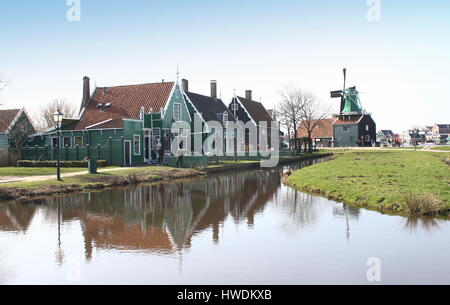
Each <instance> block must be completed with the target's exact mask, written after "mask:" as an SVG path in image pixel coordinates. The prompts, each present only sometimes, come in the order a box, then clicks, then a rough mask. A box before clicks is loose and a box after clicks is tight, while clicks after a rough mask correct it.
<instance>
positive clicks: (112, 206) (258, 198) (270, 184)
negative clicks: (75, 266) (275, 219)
mask: <svg viewBox="0 0 450 305" xmlns="http://www.w3.org/2000/svg"><path fill="white" fill-rule="evenodd" d="M280 184H281V171H280V170H272V171H258V172H252V173H240V174H236V175H226V176H216V177H212V178H209V179H203V180H198V181H187V182H181V183H177V184H159V185H141V186H137V187H130V188H121V189H114V190H108V191H105V192H99V193H86V194H76V195H71V196H67V197H56V198H53V199H48V200H33V201H31V202H29V203H27V204H18V203H11V204H6V205H2V206H1V209H0V228H1V230H4V231H14V232H26V230H27V229H28V227H29V225H30V223H31V221H32V219H33V216H34V214H35V212H36V209H38V208H39V207H42V208H43V209H44V217H45V220H46V222H47V223H51V224H53V225H55V226H57V239H58V243H57V244H58V249H57V250H56V252H55V256H56V261H57V262H58V263H59V264H61V263H62V262H63V260H64V251H63V250H62V240H63V239H64V237H63V236H61V225H62V224H64V223H69V222H73V221H79V222H80V224H81V228H82V232H83V237H84V246H85V255H86V259H88V260H89V259H91V258H92V253H93V249H94V247H96V248H97V249H115V250H138V251H145V252H154V253H160V254H169V253H173V252H175V251H177V250H181V249H185V248H189V247H190V246H191V240H192V238H193V236H195V235H196V234H198V233H201V232H203V231H205V230H208V229H212V237H211V238H212V240H213V242H215V243H218V242H219V240H220V230H221V225H222V223H223V222H224V220H225V219H227V217H231V218H232V219H233V220H234V222H235V223H241V222H246V223H247V224H248V225H249V226H253V225H254V218H255V215H256V214H258V213H261V212H262V211H263V210H264V206H265V205H266V203H267V202H268V201H269V199H270V198H272V197H273V196H274V194H275V193H276V191H277V189H278V188H279V187H280Z"/></svg>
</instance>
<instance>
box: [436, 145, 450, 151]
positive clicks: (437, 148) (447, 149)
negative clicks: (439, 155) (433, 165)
mask: <svg viewBox="0 0 450 305" xmlns="http://www.w3.org/2000/svg"><path fill="white" fill-rule="evenodd" d="M432 150H443V151H450V146H434V147H433V148H432Z"/></svg>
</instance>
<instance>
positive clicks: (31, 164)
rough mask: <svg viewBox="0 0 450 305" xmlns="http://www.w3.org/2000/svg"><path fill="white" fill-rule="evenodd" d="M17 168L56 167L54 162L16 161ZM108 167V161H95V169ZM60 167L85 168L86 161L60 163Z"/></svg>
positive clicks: (86, 165)
mask: <svg viewBox="0 0 450 305" xmlns="http://www.w3.org/2000/svg"><path fill="white" fill-rule="evenodd" d="M17 166H18V167H56V161H27V160H21V161H17ZM106 166H108V161H106V160H97V167H106ZM61 167H65V168H69V167H70V168H77V167H79V168H87V167H88V161H87V160H85V161H61Z"/></svg>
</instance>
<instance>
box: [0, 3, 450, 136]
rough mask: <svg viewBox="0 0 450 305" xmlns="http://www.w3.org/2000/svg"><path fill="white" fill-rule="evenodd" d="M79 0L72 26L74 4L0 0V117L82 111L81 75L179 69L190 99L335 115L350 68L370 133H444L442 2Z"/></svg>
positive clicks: (107, 82) (126, 79)
mask: <svg viewBox="0 0 450 305" xmlns="http://www.w3.org/2000/svg"><path fill="white" fill-rule="evenodd" d="M79 1H80V3H81V8H80V13H81V14H80V20H79V21H74V22H70V21H69V20H68V18H67V12H68V10H69V9H71V8H73V7H74V4H70V5H67V3H70V2H76V1H75V0H42V1H35V0H1V2H0V28H1V29H2V31H1V37H0V74H1V75H3V76H4V77H6V78H7V79H8V80H9V84H8V86H7V87H6V88H5V89H4V90H2V91H0V104H2V106H0V109H2V108H3V109H5V108H20V107H25V108H26V109H27V111H28V112H29V113H31V114H34V113H36V112H37V111H38V110H39V108H40V107H42V106H43V105H45V104H46V103H48V102H50V101H51V100H53V99H55V98H63V99H66V100H67V101H69V102H70V103H74V104H75V105H77V106H78V105H79V104H80V103H81V95H82V78H83V76H89V77H90V78H91V80H92V86H95V85H97V86H114V85H129V84H141V83H151V82H159V81H161V80H162V79H164V80H166V81H170V80H176V75H177V74H176V72H177V67H179V71H180V74H181V77H182V78H186V79H188V80H189V81H190V90H191V91H193V92H197V93H201V94H209V83H210V80H217V81H218V86H219V92H220V94H221V96H222V98H223V99H224V101H225V102H228V101H229V100H230V98H231V97H232V95H233V92H234V91H235V92H236V94H238V95H244V94H245V93H244V92H245V90H247V89H250V90H253V96H254V99H256V100H258V101H259V100H261V101H262V103H263V104H264V105H265V106H266V107H267V108H273V107H276V105H277V103H279V101H280V97H279V92H280V90H281V89H282V88H283V87H284V86H287V85H290V86H295V87H298V88H302V89H306V90H310V91H312V92H313V93H314V94H315V95H316V96H317V97H318V98H319V99H320V100H321V101H322V102H323V103H324V104H325V105H327V106H330V107H331V108H332V110H333V112H334V113H337V112H338V108H339V101H338V100H332V99H330V96H329V95H330V94H329V92H330V91H331V90H339V89H341V88H342V86H343V76H342V68H344V67H346V68H347V71H348V80H347V84H348V85H349V86H353V85H354V86H357V89H358V90H359V91H360V92H361V102H362V105H363V107H364V108H365V109H366V110H367V111H369V112H371V113H372V114H373V118H374V120H375V121H376V123H377V128H378V129H392V130H394V131H395V132H402V131H404V130H406V129H408V128H411V127H413V126H421V125H434V124H435V123H450V106H449V105H450V103H449V98H448V94H447V87H448V85H449V83H450V39H449V37H450V1H448V0H429V1H422V0H409V1H408V0H397V1H393V0H320V1H318V0H278V1H275V0H239V1H238V0H227V1H211V0H127V1H119V0H79ZM368 3H369V5H368ZM374 3H375V4H374ZM378 4H380V6H378ZM378 7H380V10H377V8H378ZM373 12H375V15H371V14H369V15H370V16H375V17H377V18H375V19H376V20H373V18H368V13H373ZM378 12H379V13H380V14H378Z"/></svg>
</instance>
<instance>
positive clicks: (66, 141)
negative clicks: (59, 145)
mask: <svg viewBox="0 0 450 305" xmlns="http://www.w3.org/2000/svg"><path fill="white" fill-rule="evenodd" d="M63 144H64V147H72V138H71V137H64V139H63Z"/></svg>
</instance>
